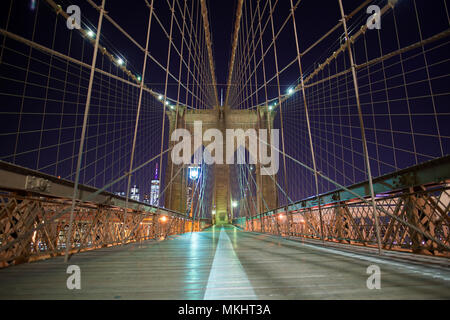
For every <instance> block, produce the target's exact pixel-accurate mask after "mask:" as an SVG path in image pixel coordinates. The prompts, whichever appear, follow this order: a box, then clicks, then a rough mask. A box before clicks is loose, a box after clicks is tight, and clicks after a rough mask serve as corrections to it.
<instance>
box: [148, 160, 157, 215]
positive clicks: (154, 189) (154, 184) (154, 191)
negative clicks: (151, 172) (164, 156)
mask: <svg viewBox="0 0 450 320" xmlns="http://www.w3.org/2000/svg"><path fill="white" fill-rule="evenodd" d="M150 204H151V205H153V206H156V207H158V206H159V180H158V164H156V169H155V176H154V179H153V180H152V181H151V186H150Z"/></svg>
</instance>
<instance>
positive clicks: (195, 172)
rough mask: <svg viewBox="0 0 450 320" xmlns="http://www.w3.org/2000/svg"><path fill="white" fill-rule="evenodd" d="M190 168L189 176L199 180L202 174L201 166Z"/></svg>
mask: <svg viewBox="0 0 450 320" xmlns="http://www.w3.org/2000/svg"><path fill="white" fill-rule="evenodd" d="M188 170H189V178H190V179H191V180H197V179H198V176H199V175H200V168H199V167H188Z"/></svg>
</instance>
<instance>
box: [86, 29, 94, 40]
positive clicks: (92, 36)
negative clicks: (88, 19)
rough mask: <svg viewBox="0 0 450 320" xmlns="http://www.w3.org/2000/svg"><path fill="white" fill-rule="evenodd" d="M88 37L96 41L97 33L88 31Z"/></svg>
mask: <svg viewBox="0 0 450 320" xmlns="http://www.w3.org/2000/svg"><path fill="white" fill-rule="evenodd" d="M87 35H88V37H89V38H91V39H94V37H95V33H94V31H92V30H88V31H87Z"/></svg>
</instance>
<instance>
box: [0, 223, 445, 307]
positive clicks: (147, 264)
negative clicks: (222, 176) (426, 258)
mask: <svg viewBox="0 0 450 320" xmlns="http://www.w3.org/2000/svg"><path fill="white" fill-rule="evenodd" d="M70 264H75V265H78V266H79V267H80V268H81V290H68V289H67V287H66V280H67V277H68V276H69V275H68V274H66V268H67V265H66V264H65V263H64V261H63V258H62V257H58V258H54V259H51V260H46V261H40V262H35V263H30V264H23V265H18V266H14V267H10V268H6V269H2V270H0V299H450V271H449V270H445V269H442V268H436V267H433V268H431V267H424V266H418V265H411V264H406V263H404V264H403V263H399V262H393V261H391V260H387V259H379V258H374V257H370V256H367V255H362V254H355V253H346V252H344V251H338V250H335V249H330V248H323V247H319V246H314V245H310V244H304V243H300V242H294V241H289V240H284V239H277V238H274V237H270V236H267V235H260V234H250V233H245V232H242V231H239V230H238V229H236V228H234V227H223V228H221V227H213V228H210V229H209V230H207V231H203V232H200V233H193V234H185V235H181V236H176V237H171V238H170V239H168V240H166V241H161V242H150V241H149V242H144V243H141V244H132V245H127V246H124V247H111V248H105V249H101V250H96V251H90V252H85V253H81V254H78V255H75V256H74V257H72V259H71V261H70ZM372 264H377V265H378V266H379V267H380V268H381V289H380V290H369V289H367V286H366V280H367V278H368V276H369V275H368V274H366V269H367V267H368V266H369V265H372Z"/></svg>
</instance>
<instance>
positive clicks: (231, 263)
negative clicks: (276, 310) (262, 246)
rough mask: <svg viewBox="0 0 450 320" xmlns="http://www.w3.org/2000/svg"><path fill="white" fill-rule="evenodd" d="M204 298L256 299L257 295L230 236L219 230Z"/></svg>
mask: <svg viewBox="0 0 450 320" xmlns="http://www.w3.org/2000/svg"><path fill="white" fill-rule="evenodd" d="M203 299H204V300H230V299H240V300H256V299H258V297H257V296H256V294H255V291H254V290H253V287H252V285H251V283H250V281H249V280H248V277H247V274H246V273H245V271H244V268H243V267H242V265H241V262H240V261H239V258H238V257H237V256H236V253H235V252H234V249H233V245H232V244H231V241H230V238H229V237H228V235H227V233H226V232H225V231H224V229H223V228H221V230H220V236H219V241H218V242H217V247H216V253H215V255H214V260H213V264H212V266H211V271H210V273H209V278H208V284H207V287H206V291H205V295H204V298H203Z"/></svg>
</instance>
